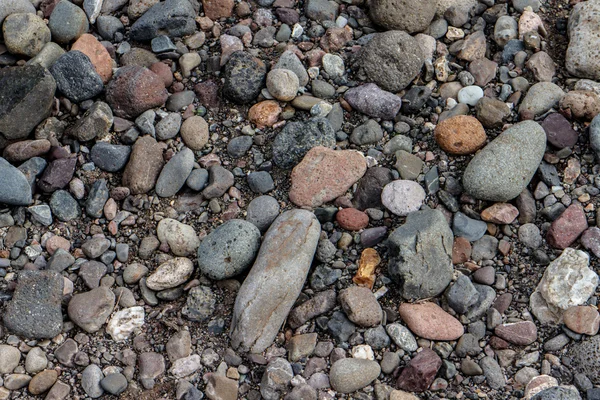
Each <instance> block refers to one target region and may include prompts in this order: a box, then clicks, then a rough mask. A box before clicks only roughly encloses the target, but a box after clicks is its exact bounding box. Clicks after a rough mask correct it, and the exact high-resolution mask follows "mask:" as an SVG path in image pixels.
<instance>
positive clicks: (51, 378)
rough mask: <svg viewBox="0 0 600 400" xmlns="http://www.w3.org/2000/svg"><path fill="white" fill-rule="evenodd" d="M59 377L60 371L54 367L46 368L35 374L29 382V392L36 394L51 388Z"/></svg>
mask: <svg viewBox="0 0 600 400" xmlns="http://www.w3.org/2000/svg"><path fill="white" fill-rule="evenodd" d="M57 379H58V372H56V371H55V370H53V369H46V370H44V371H42V372H40V373H38V374H37V375H35V376H34V377H33V378H32V379H31V381H30V382H29V387H28V389H29V392H30V393H31V394H34V395H38V394H42V393H44V392H47V391H48V390H50V388H51V387H52V385H54V382H56V380H57Z"/></svg>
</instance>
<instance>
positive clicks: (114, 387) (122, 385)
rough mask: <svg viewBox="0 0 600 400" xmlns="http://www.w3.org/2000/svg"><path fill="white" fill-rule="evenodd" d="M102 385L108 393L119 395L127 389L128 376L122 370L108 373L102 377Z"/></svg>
mask: <svg viewBox="0 0 600 400" xmlns="http://www.w3.org/2000/svg"><path fill="white" fill-rule="evenodd" d="M100 386H102V389H104V390H105V391H107V392H108V393H110V394H112V395H115V396H117V395H119V394H121V393H123V392H124V391H125V389H127V378H125V375H123V374H121V373H120V372H116V373H112V374H108V375H106V376H105V377H104V378H102V380H101V381H100Z"/></svg>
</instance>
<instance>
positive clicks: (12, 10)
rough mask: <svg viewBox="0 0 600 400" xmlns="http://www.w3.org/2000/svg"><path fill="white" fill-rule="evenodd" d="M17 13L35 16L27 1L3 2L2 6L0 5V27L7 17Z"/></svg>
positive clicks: (32, 7)
mask: <svg viewBox="0 0 600 400" xmlns="http://www.w3.org/2000/svg"><path fill="white" fill-rule="evenodd" d="M17 13H30V14H35V7H34V6H33V5H32V4H31V2H30V1H28V0H14V1H11V2H3V3H2V5H0V26H2V23H3V22H4V19H5V18H6V17H7V16H9V15H10V14H17Z"/></svg>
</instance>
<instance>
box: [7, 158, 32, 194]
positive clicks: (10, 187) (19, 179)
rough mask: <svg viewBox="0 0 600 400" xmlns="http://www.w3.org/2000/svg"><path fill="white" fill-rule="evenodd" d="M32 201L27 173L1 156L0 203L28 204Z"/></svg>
mask: <svg viewBox="0 0 600 400" xmlns="http://www.w3.org/2000/svg"><path fill="white" fill-rule="evenodd" d="M31 202H32V198H31V186H30V185H29V182H28V181H27V178H26V177H25V175H23V173H22V172H21V171H20V170H18V169H17V168H15V167H13V166H12V165H11V164H10V163H9V162H8V161H6V160H5V159H4V158H0V203H4V204H9V205H15V206H28V205H29V204H31Z"/></svg>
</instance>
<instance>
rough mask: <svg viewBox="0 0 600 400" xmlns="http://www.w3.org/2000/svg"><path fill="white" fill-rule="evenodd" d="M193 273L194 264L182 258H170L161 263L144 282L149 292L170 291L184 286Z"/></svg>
mask: <svg viewBox="0 0 600 400" xmlns="http://www.w3.org/2000/svg"><path fill="white" fill-rule="evenodd" d="M193 273H194V264H193V263H192V262H191V261H190V260H189V259H188V258H184V257H176V258H172V259H170V260H168V261H166V262H164V263H162V264H161V265H160V266H159V267H158V268H157V269H156V271H154V272H153V273H152V274H151V275H150V276H149V277H148V279H147V280H146V286H148V288H149V289H151V290H156V291H160V290H165V289H172V288H174V287H177V286H179V285H182V284H184V283H185V282H187V281H188V279H189V278H190V277H191V276H192V274H193Z"/></svg>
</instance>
